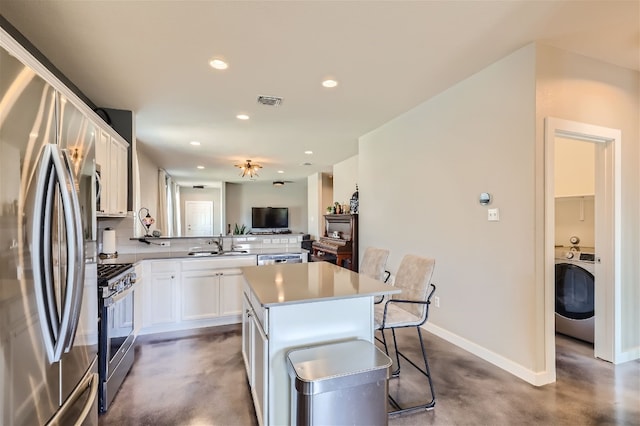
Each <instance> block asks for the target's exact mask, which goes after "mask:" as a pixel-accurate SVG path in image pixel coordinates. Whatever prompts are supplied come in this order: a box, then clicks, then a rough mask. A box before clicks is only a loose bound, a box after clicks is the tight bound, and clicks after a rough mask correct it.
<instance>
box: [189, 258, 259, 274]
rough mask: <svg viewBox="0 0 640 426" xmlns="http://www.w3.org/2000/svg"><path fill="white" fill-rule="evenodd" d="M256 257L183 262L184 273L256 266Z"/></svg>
mask: <svg viewBox="0 0 640 426" xmlns="http://www.w3.org/2000/svg"><path fill="white" fill-rule="evenodd" d="M255 264H256V256H255V255H249V256H228V257H216V258H214V259H211V258H205V259H202V258H200V259H187V260H183V261H182V270H183V271H198V270H209V269H220V268H237V267H241V266H255Z"/></svg>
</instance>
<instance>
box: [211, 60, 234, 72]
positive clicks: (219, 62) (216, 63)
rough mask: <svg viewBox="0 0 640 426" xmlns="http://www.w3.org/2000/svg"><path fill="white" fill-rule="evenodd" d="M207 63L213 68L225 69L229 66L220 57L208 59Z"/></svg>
mask: <svg viewBox="0 0 640 426" xmlns="http://www.w3.org/2000/svg"><path fill="white" fill-rule="evenodd" d="M209 65H211V68H215V69H217V70H226V69H227V68H229V65H228V64H227V63H226V62H225V61H223V60H222V59H212V60H210V61H209Z"/></svg>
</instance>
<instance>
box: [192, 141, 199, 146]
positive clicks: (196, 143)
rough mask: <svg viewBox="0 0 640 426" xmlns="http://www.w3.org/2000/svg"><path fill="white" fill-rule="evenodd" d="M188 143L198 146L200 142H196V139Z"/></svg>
mask: <svg viewBox="0 0 640 426" xmlns="http://www.w3.org/2000/svg"><path fill="white" fill-rule="evenodd" d="M189 144H191V145H193V146H200V142H198V141H191V142H189Z"/></svg>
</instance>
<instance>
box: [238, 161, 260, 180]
mask: <svg viewBox="0 0 640 426" xmlns="http://www.w3.org/2000/svg"><path fill="white" fill-rule="evenodd" d="M235 166H236V167H238V168H239V169H240V170H241V172H240V176H241V177H245V176H249V177H250V178H253V177H254V176H258V169H261V168H262V166H261V165H260V164H256V163H253V164H251V160H247V161H246V162H245V163H242V164H236V165H235Z"/></svg>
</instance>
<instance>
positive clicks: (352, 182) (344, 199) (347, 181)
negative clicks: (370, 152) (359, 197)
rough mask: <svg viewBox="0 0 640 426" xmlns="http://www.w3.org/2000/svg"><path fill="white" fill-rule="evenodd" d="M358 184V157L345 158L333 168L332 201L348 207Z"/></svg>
mask: <svg viewBox="0 0 640 426" xmlns="http://www.w3.org/2000/svg"><path fill="white" fill-rule="evenodd" d="M357 183H358V156H357V155H354V156H353V157H350V158H347V159H346V160H344V161H341V162H339V163H337V164H335V165H334V166H333V200H334V201H337V202H339V203H340V204H346V205H349V200H351V196H352V195H353V193H354V192H356V185H357Z"/></svg>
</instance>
